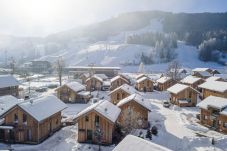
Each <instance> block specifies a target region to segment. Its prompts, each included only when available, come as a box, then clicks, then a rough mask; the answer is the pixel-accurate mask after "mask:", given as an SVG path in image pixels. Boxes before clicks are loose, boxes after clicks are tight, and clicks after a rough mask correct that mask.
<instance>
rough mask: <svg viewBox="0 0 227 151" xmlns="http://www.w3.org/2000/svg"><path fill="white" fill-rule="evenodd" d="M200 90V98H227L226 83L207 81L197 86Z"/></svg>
mask: <svg viewBox="0 0 227 151" xmlns="http://www.w3.org/2000/svg"><path fill="white" fill-rule="evenodd" d="M198 87H199V88H201V89H202V97H203V98H204V99H205V98H207V97H208V96H211V95H212V96H217V97H223V98H227V82H222V81H207V82H205V83H203V84H201V85H199V86H198Z"/></svg>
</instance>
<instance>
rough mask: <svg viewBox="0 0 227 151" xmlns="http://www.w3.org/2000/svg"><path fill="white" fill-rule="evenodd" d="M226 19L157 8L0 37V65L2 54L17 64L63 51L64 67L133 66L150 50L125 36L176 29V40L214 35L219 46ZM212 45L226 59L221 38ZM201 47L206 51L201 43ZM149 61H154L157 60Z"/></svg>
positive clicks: (221, 15) (198, 41) (197, 41)
mask: <svg viewBox="0 0 227 151" xmlns="http://www.w3.org/2000/svg"><path fill="white" fill-rule="evenodd" d="M226 20H227V13H196V14H188V13H179V14H174V13H170V12H161V11H144V12H132V13H125V14H121V15H119V16H117V17H113V18H110V19H109V20H106V21H103V22H99V23H96V24H92V25H89V26H84V27H78V28H74V29H71V30H66V31H62V32H60V33H55V34H52V35H49V36H47V37H44V38H36V37H34V38H33V37H22V38H21V37H13V36H7V37H3V38H0V63H1V62H2V64H3V63H4V61H5V58H6V57H7V58H11V57H14V58H15V59H16V61H17V62H18V63H23V62H26V61H29V60H34V59H42V60H45V59H48V60H50V61H55V60H56V58H57V57H58V56H59V55H63V56H65V59H66V62H67V63H68V65H72V64H79V65H87V64H90V63H95V64H98V65H108V64H113V65H119V64H131V63H132V62H133V63H135V64H137V63H138V57H136V56H137V55H138V54H141V52H144V53H148V52H152V51H153V50H152V49H153V48H152V47H150V46H145V45H144V46H142V45H139V44H135V45H131V44H127V43H125V40H126V38H127V37H128V36H129V35H140V34H143V33H148V32H160V33H176V36H177V38H178V40H180V41H185V42H186V44H187V45H192V46H195V47H199V45H200V44H203V42H204V41H206V40H209V39H210V38H219V39H218V41H217V44H219V43H220V41H221V42H222V41H223V38H224V37H226V33H227V32H226V31H227V22H226ZM220 31H221V33H220ZM222 31H224V32H222ZM211 32H212V33H211ZM217 33H218V34H217ZM220 35H221V36H220ZM217 44H216V43H215V47H212V49H215V50H219V52H220V53H218V55H219V56H224V57H225V56H226V55H225V54H224V55H223V53H226V52H225V51H224V50H225V48H226V42H225V41H224V42H223V45H221V46H218V45H217ZM107 47H108V48H107ZM203 48H204V50H206V45H205V47H203ZM6 51H7V56H6V54H5V52H6ZM192 51H194V50H192ZM211 51H212V50H211ZM211 51H210V50H209V52H211ZM88 52H91V53H89V54H88ZM196 52H197V53H198V51H196ZM200 55H201V54H197V55H196V56H195V57H197V58H200V59H201V60H205V61H219V56H216V57H215V58H210V56H212V54H208V55H207V52H203V55H206V56H207V57H205V59H204V57H201V56H200ZM94 56H96V57H94ZM94 58H95V59H94ZM98 58H99V59H98ZM197 58H194V59H197ZM216 58H218V60H217V59H216ZM220 60H225V58H221V59H220ZM154 62H155V63H157V60H155V61H154ZM222 63H223V61H222Z"/></svg>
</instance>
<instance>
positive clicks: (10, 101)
mask: <svg viewBox="0 0 227 151" xmlns="http://www.w3.org/2000/svg"><path fill="white" fill-rule="evenodd" d="M20 102H22V101H21V100H19V99H17V98H15V97H14V96H12V95H5V96H1V97H0V116H1V115H3V114H4V113H6V112H7V111H8V110H10V109H11V108H13V107H14V106H15V105H17V104H18V103H20Z"/></svg>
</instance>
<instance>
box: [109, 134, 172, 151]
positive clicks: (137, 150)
mask: <svg viewBox="0 0 227 151" xmlns="http://www.w3.org/2000/svg"><path fill="white" fill-rule="evenodd" d="M113 151H171V150H170V149H167V148H165V147H163V146H160V145H158V144H155V143H153V142H151V141H148V140H146V139H143V138H140V137H137V136H134V135H127V136H126V137H125V138H124V139H123V140H122V141H121V142H120V143H119V144H118V145H117V146H116V147H115V148H114V149H113Z"/></svg>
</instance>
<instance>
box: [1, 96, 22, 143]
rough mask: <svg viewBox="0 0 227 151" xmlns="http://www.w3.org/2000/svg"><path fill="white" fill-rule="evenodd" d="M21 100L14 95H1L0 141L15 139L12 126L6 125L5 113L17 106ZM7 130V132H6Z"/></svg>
mask: <svg viewBox="0 0 227 151" xmlns="http://www.w3.org/2000/svg"><path fill="white" fill-rule="evenodd" d="M20 102H22V101H21V100H19V99H17V98H15V97H14V96H12V95H5V96H1V97H0V141H1V142H9V141H10V140H12V139H13V135H12V134H13V131H12V129H11V127H7V126H4V122H5V119H4V118H3V115H4V114H5V113H6V112H7V111H9V110H10V109H11V108H13V107H14V106H16V105H17V104H18V103H20ZM6 131H7V133H6Z"/></svg>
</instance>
